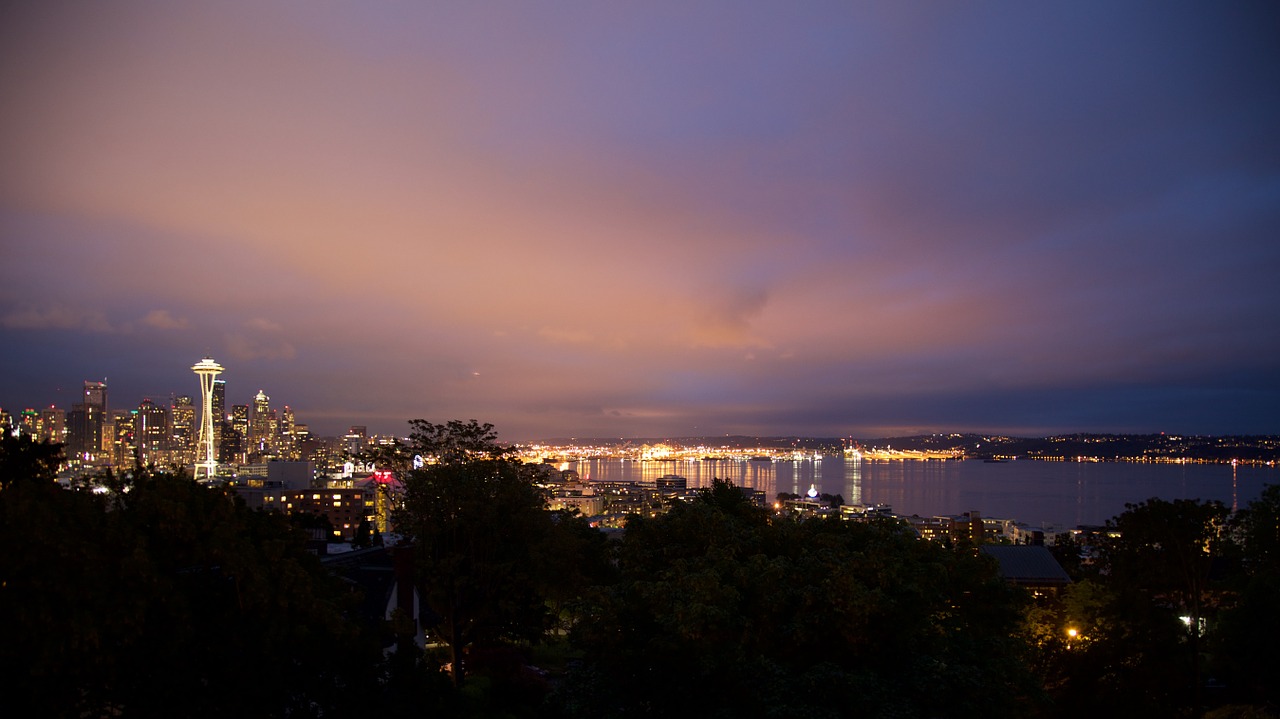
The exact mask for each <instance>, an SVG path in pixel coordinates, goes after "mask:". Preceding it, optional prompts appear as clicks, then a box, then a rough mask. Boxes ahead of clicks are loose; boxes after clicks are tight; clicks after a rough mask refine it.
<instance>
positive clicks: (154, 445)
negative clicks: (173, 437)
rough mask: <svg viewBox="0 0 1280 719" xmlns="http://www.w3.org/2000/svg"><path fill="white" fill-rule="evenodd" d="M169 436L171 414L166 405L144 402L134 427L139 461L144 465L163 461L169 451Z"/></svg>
mask: <svg viewBox="0 0 1280 719" xmlns="http://www.w3.org/2000/svg"><path fill="white" fill-rule="evenodd" d="M169 434H170V430H169V413H168V412H166V411H165V408H164V405H161V404H156V403H154V402H152V401H151V400H149V399H144V400H142V402H141V403H140V404H139V405H138V414H137V417H136V419H135V420H134V426H133V437H134V444H135V445H136V446H137V448H138V459H139V460H140V461H141V462H142V463H143V464H144V465H146V464H151V463H154V462H159V461H162V459H163V457H164V453H165V452H166V450H168V449H169Z"/></svg>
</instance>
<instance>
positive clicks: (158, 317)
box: [142, 310, 188, 330]
mask: <svg viewBox="0 0 1280 719" xmlns="http://www.w3.org/2000/svg"><path fill="white" fill-rule="evenodd" d="M142 324H143V325H146V326H147V327H150V328H152V329H157V330H182V329H186V328H187V324H188V323H187V318H185V317H174V316H173V313H171V312H169V310H151V311H150V312H148V313H147V316H146V317H143V318H142Z"/></svg>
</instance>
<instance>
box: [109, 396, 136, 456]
mask: <svg viewBox="0 0 1280 719" xmlns="http://www.w3.org/2000/svg"><path fill="white" fill-rule="evenodd" d="M137 421H138V411H137V410H136V409H118V410H116V411H114V412H112V413H111V416H110V418H109V419H108V421H107V423H106V424H105V425H104V427H105V429H104V430H103V431H104V432H106V435H107V437H108V439H109V441H110V442H111V452H110V455H109V456H110V457H111V463H112V464H114V465H115V466H117V467H132V466H133V463H134V461H135V460H136V459H137V458H138V441H137V437H136V436H135V434H134V428H135V427H136V426H137Z"/></svg>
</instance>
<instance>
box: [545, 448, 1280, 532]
mask: <svg viewBox="0 0 1280 719" xmlns="http://www.w3.org/2000/svg"><path fill="white" fill-rule="evenodd" d="M568 467H569V468H570V469H574V470H576V471H577V472H578V474H579V476H581V477H582V478H583V479H590V480H595V481H613V482H653V481H654V480H656V479H658V478H659V477H662V476H664V475H668V474H674V475H678V476H681V477H685V478H686V479H687V480H688V486H689V487H690V488H702V487H708V486H710V485H711V482H712V480H713V479H717V478H718V479H728V480H731V481H732V482H733V483H734V484H736V485H739V486H744V487H750V488H752V489H758V490H760V491H762V492H764V494H765V497H766V498H768V499H769V500H770V501H772V500H773V498H774V497H775V496H776V495H777V494H778V493H779V492H789V493H794V494H804V493H805V492H807V491H808V490H809V488H810V487H811V486H812V487H814V488H815V489H816V490H817V491H818V492H820V493H826V494H833V495H834V494H839V495H841V496H842V497H844V500H845V502H846V503H850V504H854V503H857V504H888V505H890V506H892V508H893V511H894V512H895V513H897V514H900V515H912V514H918V515H920V516H922V517H928V516H935V515H953V514H960V513H962V512H970V511H978V512H980V513H981V514H982V516H984V517H995V518H1002V519H1016V520H1019V521H1021V522H1024V523H1026V524H1029V525H1033V526H1045V527H1048V528H1051V529H1058V530H1063V529H1069V528H1072V527H1076V526H1078V525H1100V524H1103V523H1104V522H1106V520H1108V519H1110V518H1112V517H1115V516H1116V515H1118V514H1120V513H1121V512H1123V511H1124V509H1125V504H1126V503H1136V502H1141V501H1144V500H1147V499H1150V498H1152V497H1159V498H1161V499H1166V500H1172V499H1202V500H1211V499H1216V500H1219V501H1221V502H1222V503H1223V504H1226V505H1227V506H1228V507H1232V506H1237V507H1241V508H1242V507H1244V506H1245V505H1247V504H1248V502H1249V501H1250V500H1252V499H1254V498H1256V497H1257V496H1258V494H1259V493H1260V492H1261V491H1262V489H1263V487H1264V486H1266V485H1267V484H1276V483H1280V469H1278V468H1275V467H1265V466H1247V465H1241V466H1232V465H1229V464H1147V463H1136V462H1045V461H1030V460H1015V461H1011V462H1007V463H1000V464H996V463H987V462H982V461H978V460H901V461H899V460H895V461H878V460H877V461H872V460H866V459H862V460H857V459H852V458H846V457H843V456H840V455H835V456H828V457H823V458H821V459H805V460H799V461H793V460H772V461H760V460H751V461H743V460H712V459H701V460H676V461H641V460H631V459H589V460H579V461H576V462H570V463H568Z"/></svg>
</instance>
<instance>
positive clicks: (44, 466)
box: [0, 432, 63, 490]
mask: <svg viewBox="0 0 1280 719" xmlns="http://www.w3.org/2000/svg"><path fill="white" fill-rule="evenodd" d="M62 462H63V455H62V445H61V444H57V443H55V442H50V441H48V440H45V441H43V442H37V441H35V440H34V439H32V438H30V437H26V436H23V437H14V436H12V435H11V434H9V433H8V432H0V490H3V489H4V488H6V487H8V486H10V485H12V484H14V483H16V482H34V483H41V482H42V483H44V484H51V483H52V482H53V481H54V480H55V479H57V477H58V467H59V466H61V465H62Z"/></svg>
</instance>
